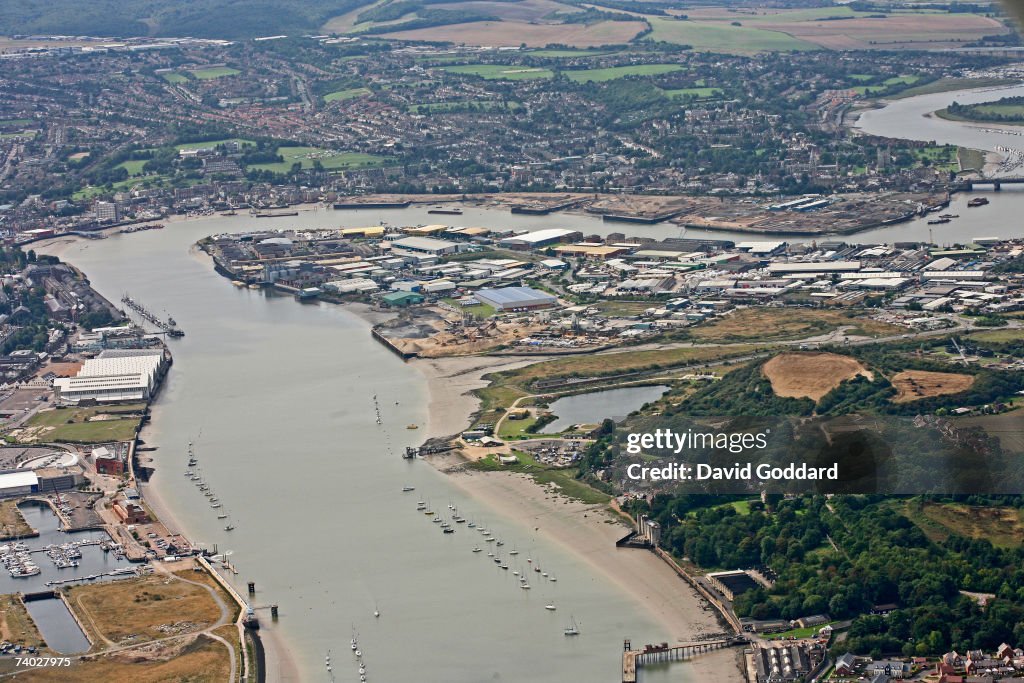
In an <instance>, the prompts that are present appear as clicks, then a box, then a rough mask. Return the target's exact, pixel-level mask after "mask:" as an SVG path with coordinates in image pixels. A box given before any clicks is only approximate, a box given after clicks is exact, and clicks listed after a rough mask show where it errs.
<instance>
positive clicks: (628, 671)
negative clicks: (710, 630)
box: [622, 636, 747, 683]
mask: <svg viewBox="0 0 1024 683" xmlns="http://www.w3.org/2000/svg"><path fill="white" fill-rule="evenodd" d="M746 644H747V639H746V638H744V637H742V636H735V637H733V638H724V639H720V640H705V641H699V642H694V643H682V644H680V645H673V646H669V644H668V643H661V644H660V645H644V647H643V649H642V650H634V649H632V644H631V643H630V641H629V640H626V641H624V642H623V647H622V683H636V672H637V670H638V669H640V668H642V667H643V666H644V665H645V664H656V663H659V664H660V663H663V662H679V661H683V660H685V659H693V658H694V657H696V656H697V655H701V654H704V653H705V652H711V651H713V650H721V649H722V648H725V647H737V646H742V645H746Z"/></svg>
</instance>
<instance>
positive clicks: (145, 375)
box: [53, 349, 168, 404]
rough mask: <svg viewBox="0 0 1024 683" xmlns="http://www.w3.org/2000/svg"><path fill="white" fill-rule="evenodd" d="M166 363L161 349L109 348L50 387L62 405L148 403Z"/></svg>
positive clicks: (59, 378)
mask: <svg viewBox="0 0 1024 683" xmlns="http://www.w3.org/2000/svg"><path fill="white" fill-rule="evenodd" d="M167 364H168V363H167V358H166V356H165V355H164V352H163V349H130V350H129V349H124V350H110V349H108V350H106V351H103V352H102V353H100V355H99V356H98V357H97V358H91V359H89V360H87V361H85V363H84V364H83V365H82V369H81V370H79V371H78V374H77V375H75V376H74V377H58V378H57V379H55V380H54V381H53V388H54V390H55V391H56V393H57V400H58V401H60V402H62V403H65V404H68V403H70V404H77V403H82V402H88V401H95V402H98V403H116V402H123V401H148V400H149V398H150V397H151V396H152V395H153V392H154V391H155V390H156V387H157V385H158V384H159V382H160V380H161V379H162V378H163V375H164V372H165V371H166V369H167Z"/></svg>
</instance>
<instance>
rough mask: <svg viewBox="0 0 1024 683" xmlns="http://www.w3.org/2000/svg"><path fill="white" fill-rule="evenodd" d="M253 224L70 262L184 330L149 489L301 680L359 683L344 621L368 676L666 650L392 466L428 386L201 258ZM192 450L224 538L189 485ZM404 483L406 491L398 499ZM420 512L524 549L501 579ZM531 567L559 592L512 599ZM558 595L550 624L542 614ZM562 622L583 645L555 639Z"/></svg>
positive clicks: (515, 675) (436, 487) (201, 225)
mask: <svg viewBox="0 0 1024 683" xmlns="http://www.w3.org/2000/svg"><path fill="white" fill-rule="evenodd" d="M321 217H322V216H321ZM333 220H334V221H336V220H337V217H336V216H335V217H334V219H333ZM310 222H313V221H310ZM261 224H262V222H261ZM247 227H251V225H250V223H249V221H246V220H238V219H237V218H225V217H217V218H214V219H211V220H204V221H192V222H185V223H176V224H172V225H171V226H170V227H168V228H166V229H164V230H159V231H148V232H141V233H136V234H134V235H118V236H113V237H111V238H109V239H107V240H104V241H84V240H83V241H79V242H76V243H74V244H71V245H67V246H66V249H64V251H63V253H62V257H63V258H64V259H65V260H66V261H68V262H70V263H72V264H74V265H76V266H78V267H79V268H81V269H82V270H83V271H84V272H85V273H87V274H88V276H89V278H90V280H91V281H92V283H93V286H94V287H96V288H97V289H98V290H99V291H100V292H101V293H103V294H104V295H105V296H107V297H108V298H110V299H112V300H115V301H116V300H119V299H120V297H121V295H122V293H123V292H125V291H130V292H131V294H132V296H133V297H136V298H137V299H139V300H140V301H142V302H144V303H145V305H147V306H149V307H150V308H152V309H154V310H156V311H160V312H163V311H165V310H166V311H167V312H169V313H170V314H172V315H173V316H174V317H175V319H176V320H177V321H178V324H179V325H180V326H181V327H182V329H184V330H185V331H186V336H185V337H184V338H183V339H180V340H173V341H172V342H171V348H172V350H173V353H174V366H173V368H172V371H171V372H170V373H169V375H168V378H167V381H166V383H165V385H164V387H163V389H162V391H161V394H160V396H159V398H158V400H157V402H156V404H155V407H154V419H153V424H152V427H150V428H147V431H146V432H145V433H144V434H143V436H144V438H145V440H146V442H147V443H148V444H150V445H156V446H158V450H157V451H156V452H155V454H154V456H155V462H156V467H157V472H156V475H155V476H154V479H153V482H152V485H153V486H155V487H156V488H157V489H158V491H159V493H160V494H161V497H162V498H163V499H164V500H165V501H167V504H168V505H169V506H170V507H171V509H172V512H173V514H174V516H175V518H176V520H177V521H178V522H179V523H180V524H181V525H182V527H183V531H184V532H185V533H186V534H187V535H188V536H189V537H190V538H192V539H193V540H195V541H198V542H205V543H208V544H214V543H216V544H217V545H218V549H219V550H220V551H222V552H223V551H228V552H231V553H232V555H231V559H232V561H233V562H234V563H235V564H236V566H237V567H238V569H239V572H240V573H239V574H238V576H237V577H234V578H233V580H234V581H235V583H236V586H237V587H238V588H240V592H242V593H243V594H244V593H245V582H246V581H249V580H252V581H255V582H256V585H257V594H256V596H255V598H254V599H253V603H254V605H255V606H256V607H257V608H261V607H263V606H266V605H269V604H271V603H279V604H280V614H281V618H280V621H279V622H278V623H277V624H276V625H275V624H272V623H271V620H270V615H269V612H268V611H265V610H262V609H259V611H258V614H259V615H260V617H261V623H262V624H264V625H265V626H266V628H270V629H280V632H281V635H282V636H283V637H284V639H285V640H286V641H287V642H288V644H289V648H290V650H291V651H292V652H293V653H294V655H295V660H296V663H297V664H298V665H299V666H300V668H301V669H302V680H303V681H313V680H327V673H326V671H325V670H324V665H323V657H324V654H325V653H326V651H327V650H328V649H329V648H330V649H333V651H334V655H335V656H334V658H333V659H334V661H335V673H336V674H337V676H338V680H350V679H351V680H355V674H356V671H355V665H354V663H350V662H349V661H348V660H349V659H350V658H351V654H350V653H349V652H348V649H349V648H348V643H349V638H350V634H351V632H352V629H353V628H355V630H356V631H357V632H358V634H359V642H360V647H361V649H362V651H363V654H364V657H365V661H366V662H367V665H368V666H367V668H368V672H369V673H370V674H372V675H370V676H369V678H370V680H375V681H414V680H423V681H428V680H429V681H441V680H444V681H454V682H459V681H466V682H469V681H481V680H507V681H527V680H529V681H551V682H552V683H554V682H556V681H557V682H564V681H567V680H586V681H614V680H617V676H618V668H619V663H620V662H619V660H620V657H619V652H620V650H621V647H622V638H623V637H626V636H629V637H632V638H633V639H634V642H661V640H664V639H665V634H664V632H663V630H662V629H661V628H660V627H659V625H658V624H657V623H655V622H654V621H653V620H652V619H651V618H649V617H648V616H647V615H646V614H645V613H643V612H641V609H640V607H639V606H638V605H637V604H636V603H635V602H633V600H632V599H631V598H629V597H628V596H627V595H626V594H625V593H624V592H623V591H622V589H620V588H618V587H616V586H614V585H612V584H611V582H610V581H608V580H607V579H605V578H603V577H602V576H601V575H599V574H597V573H596V571H595V570H593V569H592V568H590V567H589V565H587V564H586V563H585V562H583V561H581V560H578V559H576V558H574V557H573V556H571V555H569V554H568V553H566V552H565V551H563V550H562V549H560V548H559V547H556V546H554V545H553V544H550V543H548V542H545V541H544V540H543V539H541V538H539V537H537V536H536V535H535V534H534V531H533V529H532V527H531V528H525V527H523V526H521V525H519V524H517V523H516V522H514V521H511V520H505V519H501V518H500V517H499V516H498V515H497V514H496V513H494V512H493V511H491V510H489V509H487V508H486V507H485V506H483V505H482V504H481V503H478V502H474V501H471V500H466V499H465V498H464V497H463V496H462V495H461V494H460V493H459V492H458V491H457V490H456V489H455V487H453V486H452V485H450V484H449V483H448V482H447V481H446V478H445V476H444V475H442V474H440V473H438V472H437V471H435V470H434V469H433V468H432V467H430V466H429V465H428V464H426V463H424V462H420V461H412V462H410V461H405V460H403V459H402V458H401V457H399V453H400V452H401V451H402V450H403V448H404V447H405V446H406V445H412V444H414V443H416V442H418V441H419V440H420V439H419V438H417V432H416V431H410V430H407V429H406V425H408V424H410V423H415V424H419V425H423V424H424V423H425V420H426V408H425V406H426V399H427V396H426V388H425V384H424V382H423V381H422V379H421V377H420V376H419V374H418V373H417V372H415V371H414V370H413V369H411V368H409V367H408V366H406V365H405V364H404V363H403V362H402V361H401V360H400V359H399V358H398V357H397V356H395V355H394V354H392V353H390V352H388V351H386V350H385V349H384V347H383V346H381V345H380V344H378V343H376V342H374V341H373V340H372V339H371V337H370V334H369V330H368V328H367V325H366V324H365V323H364V322H362V321H361V320H359V319H358V318H356V317H355V316H354V315H352V314H350V313H348V312H346V311H345V310H344V309H343V308H341V307H338V306H332V305H326V304H324V305H318V304H313V305H301V304H298V303H297V302H295V301H294V300H293V299H292V298H290V297H272V296H271V297H268V296H267V295H266V294H264V293H263V292H259V291H252V290H248V289H237V288H235V287H232V286H231V285H230V284H229V283H228V281H227V280H225V279H224V278H222V277H221V276H219V275H217V274H216V273H214V272H213V269H212V267H211V264H210V263H209V261H208V259H207V258H206V257H205V255H201V254H199V253H197V252H196V251H195V250H193V249H190V246H191V245H192V244H193V243H194V242H195V241H196V240H198V239H200V238H202V237H205V236H206V235H209V234H210V233H213V232H218V231H223V230H227V229H231V230H241V229H244V228H247ZM39 250H40V251H43V250H45V247H40V249H39ZM374 394H376V395H377V397H378V401H379V404H380V406H381V412H382V416H383V422H384V424H383V425H382V426H378V425H377V424H376V423H375V419H374V414H375V413H374V403H373V396H374ZM189 439H195V440H196V452H197V455H198V458H199V461H200V465H201V468H202V473H203V477H204V479H205V480H206V482H207V483H208V484H209V485H210V486H211V489H212V490H213V491H215V492H216V493H217V495H218V497H219V498H220V500H221V501H222V503H223V504H224V510H226V511H228V512H230V513H231V517H232V520H233V522H234V524H235V525H236V528H235V529H234V530H233V531H230V532H228V531H225V530H224V529H223V525H224V522H223V521H218V520H217V519H216V513H217V512H220V511H219V510H213V509H211V508H209V506H208V504H207V502H206V499H205V498H204V497H203V496H202V495H201V494H200V493H199V492H198V491H197V490H196V488H195V486H194V485H193V483H192V482H191V480H189V479H188V478H186V477H184V476H183V473H184V470H185V464H186V455H185V454H186V447H187V442H188V440H189ZM407 485H408V486H415V487H416V490H415V492H412V493H402V487H403V486H407ZM417 500H424V501H429V502H430V504H431V505H432V507H433V508H434V509H435V510H438V511H439V512H445V513H446V512H447V506H448V504H449V502H452V503H454V504H456V505H457V506H458V508H459V510H460V512H461V513H462V514H463V515H465V516H467V517H468V518H469V519H471V520H476V521H481V522H484V523H486V524H487V526H488V527H489V528H491V529H493V530H494V531H495V533H496V535H497V536H498V537H499V538H501V539H503V540H504V541H505V543H506V545H505V550H506V551H507V550H509V549H511V548H512V547H513V546H515V547H516V548H517V549H519V550H520V555H519V556H518V558H519V561H518V562H513V563H512V569H510V570H508V571H502V570H501V569H500V568H498V567H497V566H495V565H494V563H493V562H492V561H491V559H490V558H488V557H486V555H485V553H473V552H472V548H473V547H474V545H485V544H484V543H483V542H482V541H483V537H482V536H481V535H480V534H478V533H477V532H475V531H473V530H471V529H467V528H465V525H459V529H458V531H457V533H455V534H453V535H443V534H442V533H441V531H440V529H439V525H437V524H432V523H431V522H430V520H429V518H428V517H426V516H425V515H423V514H422V513H420V512H417V511H416V509H415V508H416V502H417ZM488 545H493V544H488ZM609 550H611V549H609ZM531 554H532V556H533V557H535V558H540V559H543V561H544V568H545V570H547V571H549V572H551V573H553V574H554V575H555V576H557V578H558V582H557V583H552V582H550V581H543V582H542V581H541V580H540V579H536V580H533V581H531V583H533V584H534V585H533V588H532V589H531V590H528V591H526V590H521V589H519V587H518V584H517V581H516V579H515V577H514V576H512V572H513V571H514V570H515V569H516V568H517V567H518V568H520V569H525V567H520V565H525V562H522V560H523V559H525V557H527V556H530V555H531ZM506 557H508V556H506ZM509 559H512V558H509ZM552 601H553V602H554V603H555V604H556V606H557V607H558V611H557V612H550V611H547V610H546V609H545V608H544V605H545V604H547V603H548V602H552ZM375 608H377V609H379V611H380V612H381V616H380V618H378V619H375V618H374V617H373V615H372V613H373V612H374V610H375ZM695 609H696V607H695ZM570 614H571V615H574V616H575V618H576V620H577V621H578V622H579V624H580V628H581V631H582V632H583V635H582V636H580V637H578V638H566V637H564V636H563V634H562V629H563V628H564V627H565V625H566V623H567V622H568V620H569V617H570ZM350 664H351V667H350V666H349V665H350ZM349 668H351V671H349V670H348V669H349ZM681 668H682V669H685V666H684V667H681ZM679 673H680V671H676V672H675V674H674V675H677V676H678V674H679ZM657 678H661V676H660V675H659V676H658V677H657ZM270 680H276V678H275V675H274V672H271V676H270ZM648 680H656V678H655V677H654V676H652V677H649V679H648Z"/></svg>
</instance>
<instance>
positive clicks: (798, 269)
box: [768, 261, 861, 275]
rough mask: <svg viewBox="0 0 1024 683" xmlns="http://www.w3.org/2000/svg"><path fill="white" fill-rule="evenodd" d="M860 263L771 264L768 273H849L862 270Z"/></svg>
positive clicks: (796, 262)
mask: <svg viewBox="0 0 1024 683" xmlns="http://www.w3.org/2000/svg"><path fill="white" fill-rule="evenodd" d="M860 267H861V266H860V261H795V262H790V263H770V264H769V265H768V272H769V273H771V274H772V275H776V274H778V273H804V274H806V273H849V272H854V271H858V270H860Z"/></svg>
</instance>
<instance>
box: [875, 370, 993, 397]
mask: <svg viewBox="0 0 1024 683" xmlns="http://www.w3.org/2000/svg"><path fill="white" fill-rule="evenodd" d="M972 384H974V375H962V374H959V373H955V372H926V371H924V370H904V371H903V372H900V373H897V374H895V375H893V377H892V385H893V386H894V387H896V397H895V398H893V400H892V402H893V403H910V402H911V401H918V400H920V399H922V398H930V397H932V396H945V395H947V394H959V393H960V392H961V391H967V390H968V389H970V388H971V385H972Z"/></svg>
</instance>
